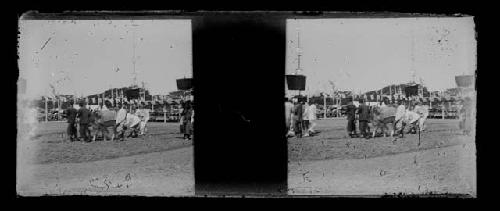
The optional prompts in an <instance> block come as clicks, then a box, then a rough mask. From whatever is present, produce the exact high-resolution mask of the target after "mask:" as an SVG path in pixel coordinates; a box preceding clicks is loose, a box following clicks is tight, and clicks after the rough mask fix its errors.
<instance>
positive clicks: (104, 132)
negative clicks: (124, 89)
mask: <svg viewBox="0 0 500 211" xmlns="http://www.w3.org/2000/svg"><path fill="white" fill-rule="evenodd" d="M70 105H73V102H72V101H70ZM79 106H80V108H79V109H78V110H77V109H75V108H74V107H72V106H70V107H69V108H67V109H66V110H65V111H64V113H65V114H66V117H67V122H68V127H67V134H68V137H69V139H70V141H85V142H91V141H95V140H96V138H97V135H98V134H99V133H100V134H101V136H102V138H103V140H111V141H114V140H120V141H124V140H125V132H127V131H130V133H129V134H128V136H127V137H133V138H135V137H138V136H139V135H145V134H146V132H147V122H148V121H149V109H146V108H145V106H144V105H143V104H141V105H139V107H138V108H136V107H135V106H132V107H129V105H128V104H127V103H123V104H121V103H118V104H117V105H116V107H113V105H112V104H111V102H110V101H105V103H104V106H102V107H101V108H100V109H99V110H90V109H88V108H86V103H85V102H84V101H81V102H80V103H79ZM127 110H130V111H131V112H129V111H127ZM77 128H78V129H79V132H80V134H79V136H78V134H77Z"/></svg>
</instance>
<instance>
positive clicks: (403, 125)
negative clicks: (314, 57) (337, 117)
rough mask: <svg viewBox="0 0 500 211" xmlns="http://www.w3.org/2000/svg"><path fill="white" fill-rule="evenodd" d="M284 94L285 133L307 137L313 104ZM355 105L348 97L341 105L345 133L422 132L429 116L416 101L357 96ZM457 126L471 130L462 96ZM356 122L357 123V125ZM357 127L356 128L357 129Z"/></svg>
mask: <svg viewBox="0 0 500 211" xmlns="http://www.w3.org/2000/svg"><path fill="white" fill-rule="evenodd" d="M299 99H300V98H293V99H292V100H289V99H288V98H285V116H286V118H285V119H286V131H287V137H291V136H296V137H298V138H301V137H303V136H304V137H307V136H310V135H313V134H315V133H317V131H315V130H314V127H315V126H316V119H317V115H316V114H317V109H316V106H317V105H316V104H315V103H311V104H309V103H308V102H307V101H306V100H304V99H302V100H299ZM358 102H359V105H358V106H356V105H355V104H354V102H353V100H352V99H350V100H349V103H348V105H347V106H346V108H345V114H346V118H347V127H346V129H347V136H348V137H364V138H367V139H368V138H372V137H376V136H378V135H383V136H386V135H389V136H391V137H393V136H394V135H398V136H399V137H404V134H408V133H413V134H415V133H417V132H423V131H425V130H426V120H427V117H428V116H429V110H430V108H429V106H428V105H426V104H423V103H422V102H420V101H407V100H398V101H393V102H392V103H391V101H390V100H389V99H388V98H385V99H383V101H382V102H380V103H379V104H377V105H367V104H366V102H365V101H364V99H360V100H359V101H358ZM459 113H460V115H459V127H460V129H461V130H463V131H464V133H465V134H469V133H470V131H471V130H472V120H473V118H474V117H473V114H472V101H471V99H470V98H468V97H467V98H465V100H463V101H462V102H461V103H460V109H459ZM357 125H358V127H357ZM358 129H359V131H358Z"/></svg>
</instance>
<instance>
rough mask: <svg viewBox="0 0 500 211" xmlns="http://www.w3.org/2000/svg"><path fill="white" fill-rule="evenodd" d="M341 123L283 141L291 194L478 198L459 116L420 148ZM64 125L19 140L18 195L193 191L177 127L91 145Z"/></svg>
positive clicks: (154, 126)
mask: <svg viewBox="0 0 500 211" xmlns="http://www.w3.org/2000/svg"><path fill="white" fill-rule="evenodd" d="M345 124H346V120H343V119H329V120H319V121H318V126H317V130H319V131H320V133H319V134H317V135H316V136H314V137H305V138H302V139H297V138H290V139H289V140H288V142H289V144H288V147H289V154H288V156H289V178H288V188H289V191H288V193H289V194H293V195H297V194H298V195H309V194H313V195H332V194H334V195H359V194H362V195H380V194H398V193H407V194H412V193H461V194H470V195H471V196H475V193H476V163H475V162H476V155H475V143H474V138H473V136H464V135H462V134H461V133H460V131H459V130H458V122H457V121H456V120H429V121H428V130H427V131H426V132H424V133H422V134H421V139H420V145H419V144H418V143H419V141H418V135H414V134H411V135H406V136H405V138H403V139H398V140H397V141H393V139H391V138H389V137H387V138H383V137H380V138H374V139H369V140H366V139H362V138H346V137H345ZM65 126H66V124H65V123H62V122H49V123H40V124H38V125H37V126H36V128H35V129H34V134H33V135H32V137H33V138H31V139H29V140H18V170H17V172H18V179H17V190H18V192H19V193H20V194H22V195H42V194H50V195H60V194H70V195H73V194H77V195H78V194H86V195H87V194H88V195H109V194H116V195H147V196H169V195H193V194H194V167H193V147H192V142H191V141H185V140H183V139H182V134H179V133H178V131H179V126H178V124H174V123H167V124H164V123H150V124H149V135H147V136H145V137H144V138H129V139H127V140H126V141H124V142H110V141H97V142H91V143H83V142H68V141H66V140H64V137H63V136H62V135H61V134H62V133H64V131H65ZM21 131H28V130H21ZM26 133H28V132H26ZM20 158H23V159H20ZM27 158H29V159H27Z"/></svg>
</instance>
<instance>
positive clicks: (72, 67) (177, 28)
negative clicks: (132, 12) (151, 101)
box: [18, 20, 192, 98]
mask: <svg viewBox="0 0 500 211" xmlns="http://www.w3.org/2000/svg"><path fill="white" fill-rule="evenodd" d="M19 31H20V34H19V43H18V44H19V46H18V55H19V61H18V64H19V75H20V78H24V79H26V82H27V84H26V96H27V97H34V98H36V97H39V96H43V95H46V94H47V93H51V88H50V86H49V84H53V85H54V87H55V90H56V93H57V94H76V95H78V96H80V95H83V96H86V95H90V94H97V93H101V92H103V91H104V90H107V89H109V88H112V87H125V86H129V85H131V84H132V82H133V74H132V73H133V69H134V68H133V62H132V61H133V57H134V56H133V54H134V53H133V52H134V47H133V46H134V44H133V43H134V42H133V41H134V37H135V43H136V47H135V55H136V65H135V69H136V73H137V82H138V84H139V85H141V82H142V81H144V82H145V86H146V88H147V89H149V90H150V92H151V94H168V93H169V92H171V91H175V90H177V86H176V81H175V80H176V79H178V78H182V77H191V76H192V59H191V55H192V54H191V21H190V20H21V21H20V22H19Z"/></svg>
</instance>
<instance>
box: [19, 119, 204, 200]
mask: <svg viewBox="0 0 500 211" xmlns="http://www.w3.org/2000/svg"><path fill="white" fill-rule="evenodd" d="M65 127H66V123H63V122H48V123H40V124H39V125H38V126H37V127H36V129H35V134H34V137H33V138H32V139H30V140H21V141H22V142H23V143H22V144H21V143H19V140H18V152H21V153H20V155H18V156H22V154H23V153H22V152H23V150H26V152H25V154H30V153H29V152H28V151H32V152H31V154H32V156H30V157H31V159H28V160H26V162H19V160H20V159H19V157H18V182H17V187H18V191H19V193H20V194H23V195H40V194H50V195H54V194H55V195H59V194H70V195H72V194H89V195H94V194H96V195H101V194H104V195H108V194H117V195H121V194H125V195H155V196H162V195H193V194H194V169H193V152H192V151H193V147H192V141H185V140H184V139H182V134H179V133H178V131H179V125H178V124H174V123H167V124H164V123H150V124H149V126H148V127H149V134H148V135H147V136H145V137H143V138H128V139H126V141H124V142H111V141H96V142H91V143H84V142H69V141H67V140H65V137H64V136H63V135H62V134H63V133H64V132H65ZM19 148H21V149H19ZM27 149H31V150H27Z"/></svg>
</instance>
